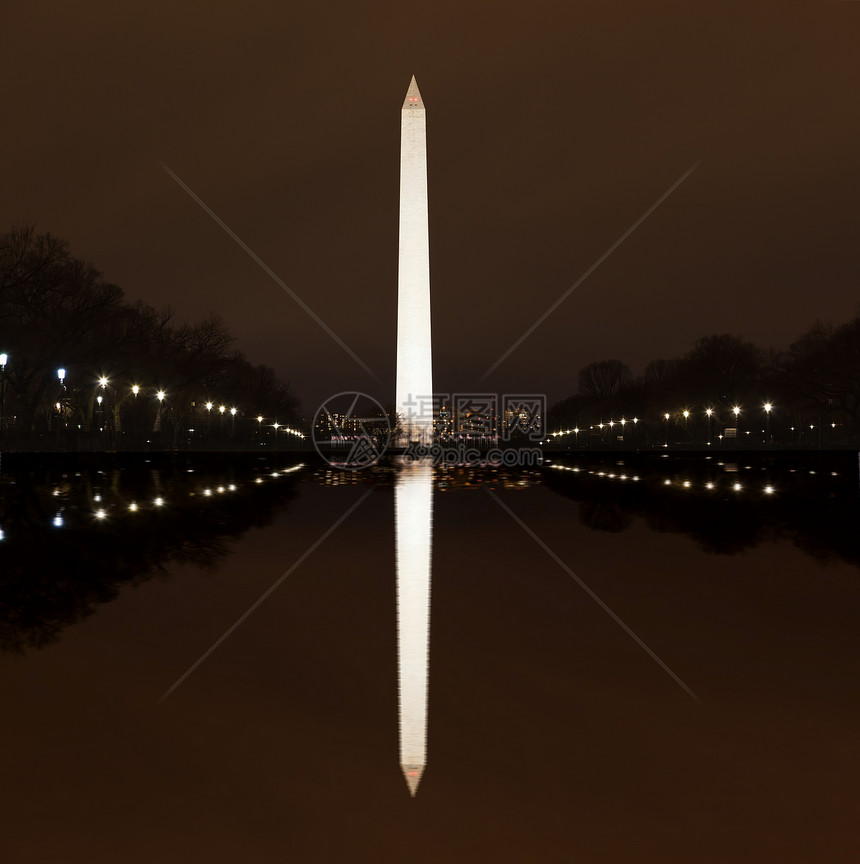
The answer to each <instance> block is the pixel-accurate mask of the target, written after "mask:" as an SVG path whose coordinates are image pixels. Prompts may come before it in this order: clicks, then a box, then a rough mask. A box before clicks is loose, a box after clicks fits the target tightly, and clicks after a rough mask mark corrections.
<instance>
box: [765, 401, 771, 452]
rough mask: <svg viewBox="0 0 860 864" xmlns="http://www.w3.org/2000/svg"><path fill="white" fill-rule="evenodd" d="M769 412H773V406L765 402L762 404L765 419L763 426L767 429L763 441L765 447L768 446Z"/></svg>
mask: <svg viewBox="0 0 860 864" xmlns="http://www.w3.org/2000/svg"><path fill="white" fill-rule="evenodd" d="M771 411H773V405H771V404H770V402H765V403H764V415H765V418H766V420H765V424H766V427H767V432H766V433H765V439H764V443H765V446H769V445H770V412H771Z"/></svg>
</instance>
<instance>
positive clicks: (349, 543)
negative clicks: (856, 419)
mask: <svg viewBox="0 0 860 864" xmlns="http://www.w3.org/2000/svg"><path fill="white" fill-rule="evenodd" d="M619 461H624V460H619V458H618V457H617V456H616V457H613V458H611V459H610V458H607V459H606V460H604V461H602V462H601V461H599V460H597V459H596V458H594V459H592V460H591V461H588V460H587V459H585V458H584V457H583V458H581V459H580V460H579V461H575V460H572V461H566V462H563V463H560V464H558V465H555V466H551V467H549V468H546V469H545V470H544V471H542V472H535V471H531V472H526V473H522V474H517V473H504V472H493V471H473V470H468V471H467V470H464V469H449V470H445V471H441V470H437V471H435V473H434V472H433V471H431V470H429V469H427V470H423V469H418V470H416V469H412V470H404V469H402V468H400V467H397V466H394V465H389V466H383V467H381V468H379V469H378V470H375V471H368V472H362V473H360V474H349V473H342V472H338V471H336V470H333V469H328V468H326V467H324V466H320V465H317V464H309V465H304V466H302V465H300V464H296V463H290V462H287V461H283V462H280V463H277V464H272V463H264V462H259V461H245V462H241V461H234V462H231V461H229V460H224V461H221V462H219V461H217V460H212V459H210V460H208V461H207V462H205V463H195V462H193V461H188V460H185V459H183V460H177V461H170V460H164V461H162V462H159V463H155V462H150V463H146V462H144V461H143V458H141V459H139V460H137V461H134V460H130V461H126V462H124V463H122V464H119V463H112V464H105V465H101V466H94V465H91V466H85V465H83V464H81V465H78V466H71V467H70V466H69V465H65V466H60V465H54V466H46V465H42V466H39V465H37V464H35V463H33V462H27V463H18V464H12V465H10V464H9V462H8V460H7V461H4V462H3V464H2V474H0V494H2V500H0V527H2V531H3V539H2V541H0V648H2V653H0V680H2V692H3V695H4V699H3V710H2V727H3V730H4V736H5V741H6V747H4V748H3V755H2V757H0V758H2V771H3V776H4V778H5V781H6V782H5V783H4V792H3V793H2V794H3V800H2V808H0V814H2V815H0V820H2V826H0V828H2V830H0V852H2V860H3V861H4V862H7V861H8V862H10V864H11V862H15V864H17V862H40V864H41V862H50V861H57V862H69V864H77V862H88V864H101V862H116V861H123V862H130V864H138V862H140V864H143V862H146V864H150V862H153V861H159V862H191V861H193V862H231V864H232V862H236V861H253V862H276V861H277V862H283V861H297V862H358V861H361V862H364V861H367V862H389V861H390V862H400V861H405V860H409V861H414V862H428V864H429V862H439V861H452V862H485V861H486V862H568V861H583V862H622V861H624V862H627V861H645V862H652V861H653V862H690V861H696V862H715V864H716V862H720V864H722V862H726V861H733V862H737V861H750V862H752V861H755V862H762V861H780V862H810V861H828V862H830V861H834V862H835V861H846V862H848V861H856V860H857V856H858V842H857V828H856V824H857V823H856V819H857V793H856V777H857V775H858V771H860V748H858V743H857V741H858V736H857V723H858V719H860V718H858V713H860V712H858V706H860V700H858V696H857V676H858V671H860V664H858V659H860V640H858V627H857V621H858V613H860V570H858V566H860V541H858V531H857V526H858V524H860V523H858V519H860V507H858V498H860V496H858V482H857V462H856V454H851V455H850V456H843V457H841V458H839V459H833V460H830V461H827V460H821V459H818V460H809V461H807V462H805V463H802V462H801V460H800V457H794V461H791V462H788V461H786V462H782V463H778V462H764V461H762V460H759V461H757V462H755V463H749V462H747V461H745V460H744V458H743V455H742V454H741V456H740V457H739V458H738V460H737V462H723V464H718V463H717V461H716V460H704V459H701V458H699V459H692V458H691V459H688V460H681V459H668V460H665V461H661V460H659V459H655V458H652V459H650V460H633V459H630V458H628V459H627V460H626V463H625V464H619ZM577 469H578V470H577ZM99 472H101V473H99ZM810 472H814V473H810ZM667 481H668V482H667ZM685 484H689V485H685ZM709 484H710V487H712V488H709ZM736 486H738V487H739V488H737V489H736V488H735V487H736ZM231 487H233V488H231ZM207 490H208V491H207ZM100 512H101V514H102V515H98V514H99V513H100ZM345 514H348V515H345ZM431 526H432V533H431ZM320 541H321V542H320ZM431 568H432V569H431ZM431 573H432V577H431ZM431 584H432V587H431ZM273 586H276V587H274V590H271V593H269V594H268V595H267V596H264V595H266V592H269V591H270V589H272V588H273ZM586 589H587V590H586ZM589 592H593V595H596V597H597V598H599V602H598V600H596V599H595V596H592V595H591V594H590V593H589ZM428 593H429V597H430V605H429V618H428V615H427V597H428ZM261 598H263V599H262V602H260V601H261ZM601 603H602V604H605V607H607V608H604V607H603V606H602V605H601ZM251 609H253V611H251V613H250V614H249V615H247V617H246V618H244V620H241V621H240V619H241V618H242V616H243V615H244V614H245V613H246V612H247V611H248V610H251ZM607 609H608V610H609V611H607ZM237 621H240V623H239V624H238V626H235V629H232V631H231V628H234V625H236V623H237ZM619 622H623V623H619ZM398 625H399V626H398ZM625 627H626V628H628V629H625ZM428 628H429V629H428ZM228 631H230V632H229V635H227V636H226V638H223V641H220V642H219V640H221V639H222V637H224V634H225V633H227V632H228ZM428 634H429V635H428ZM213 645H214V646H216V647H215V648H214V650H211V651H210V649H212V647H213ZM201 658H202V662H199V663H198V661H201ZM195 664H198V665H196V666H195ZM685 688H687V689H685ZM165 694H166V695H165ZM425 698H426V702H425V701H423V700H424V699H425ZM410 772H412V773H411V774H410ZM410 785H411V786H413V787H417V788H416V790H415V792H416V794H415V795H414V797H413V796H412V795H411V794H410V788H409V787H410Z"/></svg>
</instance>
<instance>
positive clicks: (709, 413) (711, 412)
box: [705, 408, 714, 447]
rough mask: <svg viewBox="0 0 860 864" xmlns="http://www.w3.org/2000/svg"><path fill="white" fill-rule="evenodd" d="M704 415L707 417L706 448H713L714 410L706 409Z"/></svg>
mask: <svg viewBox="0 0 860 864" xmlns="http://www.w3.org/2000/svg"><path fill="white" fill-rule="evenodd" d="M705 414H706V415H707V417H708V446H709V447H711V446H713V443H714V425H713V424H714V409H713V408H706V409H705Z"/></svg>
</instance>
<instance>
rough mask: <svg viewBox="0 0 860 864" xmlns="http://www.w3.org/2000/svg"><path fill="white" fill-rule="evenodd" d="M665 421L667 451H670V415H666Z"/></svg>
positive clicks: (664, 416)
mask: <svg viewBox="0 0 860 864" xmlns="http://www.w3.org/2000/svg"><path fill="white" fill-rule="evenodd" d="M663 419H664V420H665V421H666V449H667V450H668V449H669V415H668V413H667V414H664V415H663Z"/></svg>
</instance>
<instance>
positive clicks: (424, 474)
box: [394, 464, 433, 797]
mask: <svg viewBox="0 0 860 864" xmlns="http://www.w3.org/2000/svg"><path fill="white" fill-rule="evenodd" d="M394 522H395V532H396V542H395V556H396V565H397V695H398V703H399V708H400V767H401V768H402V770H403V775H404V776H405V777H406V783H407V784H408V786H409V792H410V793H411V794H412V795H413V797H414V795H415V792H416V790H417V789H418V783H419V781H420V780H421V775H422V774H423V772H424V767H425V766H426V764H427V685H428V663H429V653H430V566H431V564H430V561H431V545H432V522H433V468H432V467H430V466H429V465H420V464H412V465H407V466H406V467H404V468H403V469H402V470H401V472H400V473H399V474H398V475H397V480H396V485H395V488H394Z"/></svg>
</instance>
